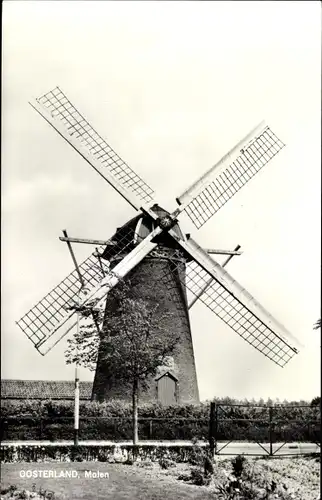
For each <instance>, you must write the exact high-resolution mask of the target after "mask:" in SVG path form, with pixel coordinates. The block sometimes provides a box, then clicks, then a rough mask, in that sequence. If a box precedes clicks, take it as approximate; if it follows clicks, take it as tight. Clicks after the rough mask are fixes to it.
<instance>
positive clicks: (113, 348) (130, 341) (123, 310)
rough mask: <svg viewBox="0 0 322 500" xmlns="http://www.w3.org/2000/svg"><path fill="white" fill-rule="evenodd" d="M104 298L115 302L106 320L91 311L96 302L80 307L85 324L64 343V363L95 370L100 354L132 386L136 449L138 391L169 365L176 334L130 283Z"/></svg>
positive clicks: (100, 314)
mask: <svg viewBox="0 0 322 500" xmlns="http://www.w3.org/2000/svg"><path fill="white" fill-rule="evenodd" d="M107 300H109V301H111V304H113V308H112V314H111V313H109V317H108V321H105V320H104V312H103V311H100V310H96V309H95V303H91V304H90V305H87V306H85V307H83V308H80V309H79V313H80V314H81V316H82V318H83V321H82V323H83V324H82V326H81V328H80V329H79V332H76V333H75V335H74V337H73V338H72V339H70V340H69V341H68V348H67V350H66V352H65V355H66V361H67V363H68V364H69V363H77V364H79V365H82V366H84V367H86V368H89V369H90V370H94V369H95V365H96V361H97V356H98V350H100V353H101V352H103V355H104V361H106V363H108V366H109V369H110V370H111V372H113V374H114V376H115V377H117V378H119V379H120V380H122V381H123V383H124V384H125V385H130V387H131V391H132V413H133V444H134V445H136V444H137V442H138V400H139V389H140V390H143V391H144V390H146V389H147V388H148V386H149V380H151V378H152V377H155V376H156V375H157V373H158V372H159V370H160V367H165V368H166V367H167V366H169V364H170V357H171V355H172V354H173V353H174V351H175V348H176V346H177V344H178V341H179V336H178V335H176V334H175V333H174V332H173V331H171V330H169V329H166V328H164V327H162V324H166V322H164V321H160V317H161V319H164V318H165V317H167V319H168V320H169V319H171V315H170V314H169V313H167V312H165V313H164V314H162V315H161V316H160V315H158V319H157V320H156V319H155V311H156V309H157V308H158V307H159V304H153V305H151V303H148V302H146V301H144V300H143V299H140V298H138V297H135V293H133V290H132V289H131V282H130V280H126V281H124V280H120V282H119V284H118V285H117V286H116V287H115V288H113V289H112V290H111V292H110V293H109V294H108V296H107ZM109 310H111V308H109ZM100 325H102V326H100Z"/></svg>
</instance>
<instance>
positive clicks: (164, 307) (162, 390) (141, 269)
mask: <svg viewBox="0 0 322 500" xmlns="http://www.w3.org/2000/svg"><path fill="white" fill-rule="evenodd" d="M153 211H154V212H155V213H156V214H157V215H158V216H159V217H163V216H165V215H166V214H167V212H166V211H165V210H163V209H161V208H160V207H159V206H158V205H155V206H154V207H153ZM152 229H153V227H152V221H151V219H150V218H149V217H147V216H144V215H139V216H137V217H135V218H134V219H132V220H130V221H129V222H128V223H126V224H125V225H124V226H122V227H121V228H119V229H118V230H117V232H116V234H115V235H114V237H113V238H112V241H114V242H116V243H117V242H118V241H121V240H122V239H123V238H124V235H125V234H126V235H127V236H129V237H133V239H134V241H135V240H140V239H142V238H144V237H145V236H147V234H148V233H150V232H151V231H152ZM173 229H174V230H175V231H176V232H177V234H178V236H180V237H181V238H183V235H182V233H181V230H180V228H179V225H178V224H176V225H175V226H174V228H173ZM175 244H176V243H175V241H174V240H173V239H172V238H170V237H167V234H166V233H165V234H164V235H163V236H161V237H160V239H159V245H158V247H157V248H156V250H154V251H153V252H151V254H150V255H149V256H148V257H146V258H145V259H143V261H142V262H141V263H140V264H139V265H138V266H137V267H135V269H134V270H133V271H132V272H131V273H130V274H129V276H128V277H129V278H130V280H131V290H133V293H135V297H136V298H141V299H143V300H144V301H146V302H147V304H149V303H150V304H151V307H154V306H155V305H156V304H158V305H159V307H158V309H157V310H156V313H155V314H156V315H157V318H156V323H158V321H160V322H163V324H162V327H164V328H166V329H168V330H170V331H173V332H174V333H175V334H178V333H179V334H180V341H179V343H178V344H177V347H176V349H175V352H174V353H173V356H171V359H170V363H169V366H167V367H160V369H159V371H158V373H157V374H156V376H155V377H152V378H151V379H150V382H149V388H148V389H147V390H146V391H144V392H143V391H140V394H139V396H140V401H141V402H156V401H159V402H161V403H163V404H171V403H197V402H199V392H198V384H197V375H196V366H195V358H194V351H193V342H192V337H191V327H190V321H189V313H188V303H187V293H186V289H185V287H184V286H183V284H182V282H184V279H182V278H183V276H184V273H185V268H186V263H187V256H185V255H184V254H183V253H182V252H181V254H180V257H179V258H180V260H181V262H180V269H179V268H178V270H177V272H178V273H181V276H180V277H179V276H177V277H176V275H175V274H173V273H171V270H170V266H171V262H170V260H169V259H168V258H167V252H168V251H169V250H170V251H171V250H172V251H173V248H174V246H175ZM113 250H114V251H115V255H116V257H115V259H113V257H112V258H111V255H112V253H111V249H110V248H109V249H108V258H109V259H110V263H111V268H113V267H114V266H115V265H116V264H117V262H118V260H119V259H121V258H123V257H124V255H122V253H121V254H120V253H119V247H118V246H117V245H115V246H114V247H113ZM126 252H128V249H126ZM102 258H103V259H104V254H103V255H102ZM165 275H167V280H166V281H165V279H164V276H165ZM180 278H181V279H180ZM169 279H170V280H171V281H172V282H171V283H170V286H169ZM129 293H131V292H129ZM112 308H113V302H112V301H109V300H107V302H106V310H105V318H104V323H103V328H102V329H101V332H102V333H101V335H104V330H105V328H104V326H106V324H108V321H109V316H110V314H111V312H112V311H111V309H112ZM164 312H168V313H170V315H168V316H167V317H164V314H163V313H164ZM156 334H157V333H156ZM131 397H132V396H131V388H130V387H125V386H124V384H123V383H122V382H120V381H119V380H118V379H115V378H114V377H113V373H111V372H110V371H109V367H108V363H106V362H104V350H103V348H102V347H100V349H99V353H98V360H97V367H96V373H95V378H94V384H93V392H92V399H93V400H97V401H105V400H110V399H121V400H125V401H131Z"/></svg>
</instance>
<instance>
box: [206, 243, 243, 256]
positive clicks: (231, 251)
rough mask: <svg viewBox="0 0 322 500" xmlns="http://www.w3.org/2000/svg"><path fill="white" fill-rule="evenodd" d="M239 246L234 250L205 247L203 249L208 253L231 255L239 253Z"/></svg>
mask: <svg viewBox="0 0 322 500" xmlns="http://www.w3.org/2000/svg"><path fill="white" fill-rule="evenodd" d="M239 249H240V246H239V245H238V249H237V250H236V248H235V250H218V249H215V248H205V249H204V250H205V251H206V252H207V253H210V254H218V255H230V256H231V257H232V256H234V255H241V254H242V253H243V252H239V251H238V250H239Z"/></svg>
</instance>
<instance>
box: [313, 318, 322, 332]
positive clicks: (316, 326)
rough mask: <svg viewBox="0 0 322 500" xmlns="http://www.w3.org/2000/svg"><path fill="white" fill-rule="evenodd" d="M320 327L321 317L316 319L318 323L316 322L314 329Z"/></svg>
mask: <svg viewBox="0 0 322 500" xmlns="http://www.w3.org/2000/svg"><path fill="white" fill-rule="evenodd" d="M319 328H321V318H320V319H318V320H317V321H316V323H314V326H313V329H314V330H318V329H319Z"/></svg>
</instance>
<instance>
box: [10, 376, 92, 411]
mask: <svg viewBox="0 0 322 500" xmlns="http://www.w3.org/2000/svg"><path fill="white" fill-rule="evenodd" d="M79 386H80V387H79V397H80V401H90V400H91V396H92V387H93V382H80V384H79ZM74 393H75V382H73V381H69V380H10V379H2V380H1V405H2V406H4V405H5V404H6V403H11V404H12V403H13V404H14V403H20V402H22V401H24V400H26V401H27V400H29V401H30V400H33V401H44V400H48V399H51V400H53V401H61V402H67V401H73V399H74Z"/></svg>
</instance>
